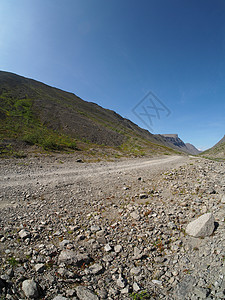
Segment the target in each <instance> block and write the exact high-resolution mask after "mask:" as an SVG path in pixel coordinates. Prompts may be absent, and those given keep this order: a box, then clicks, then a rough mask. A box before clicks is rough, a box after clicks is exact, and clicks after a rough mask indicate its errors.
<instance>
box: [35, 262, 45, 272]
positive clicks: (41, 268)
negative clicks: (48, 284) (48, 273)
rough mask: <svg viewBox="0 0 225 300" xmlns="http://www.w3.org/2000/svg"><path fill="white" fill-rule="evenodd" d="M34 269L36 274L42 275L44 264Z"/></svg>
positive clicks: (37, 265)
mask: <svg viewBox="0 0 225 300" xmlns="http://www.w3.org/2000/svg"><path fill="white" fill-rule="evenodd" d="M34 268H35V271H36V272H38V273H42V272H43V271H44V269H45V264H36V265H35V266H34Z"/></svg>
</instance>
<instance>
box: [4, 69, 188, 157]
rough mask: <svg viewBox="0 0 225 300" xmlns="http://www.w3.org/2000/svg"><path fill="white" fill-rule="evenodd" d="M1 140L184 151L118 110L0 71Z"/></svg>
mask: <svg viewBox="0 0 225 300" xmlns="http://www.w3.org/2000/svg"><path fill="white" fill-rule="evenodd" d="M0 120H1V128H0V139H1V141H2V142H1V143H2V144H5V143H6V141H7V139H10V143H12V139H13V140H14V141H15V140H16V141H23V142H26V144H31V145H32V144H35V145H38V146H42V147H43V148H44V149H51V150H60V149H62V148H63V149H64V148H72V149H76V148H77V145H78V148H80V149H86V148H88V147H89V148H90V146H88V145H93V144H94V145H104V146H108V147H116V149H119V150H120V151H123V152H124V151H125V152H130V153H136V154H141V153H143V154H144V153H146V151H147V152H148V153H149V154H151V153H153V154H154V153H164V152H165V151H166V152H169V153H172V152H174V151H173V150H172V149H170V148H174V149H175V150H181V151H183V150H182V149H179V147H178V148H177V147H175V146H174V145H173V144H172V143H170V142H168V140H167V139H166V138H164V137H163V136H160V135H153V134H151V133H150V132H149V131H147V130H144V129H142V128H140V127H139V126H137V125H136V124H134V123H133V122H131V121H129V120H127V119H125V118H123V117H121V116H120V115H119V114H117V113H115V112H114V111H111V110H109V109H104V108H102V107H101V106H99V105H97V104H95V103H92V102H87V101H84V100H82V99H80V98H79V97H77V96H76V95H74V94H72V93H69V92H65V91H62V90H60V89H57V88H53V87H50V86H48V85H46V84H43V83H41V82H38V81H35V80H33V79H28V78H25V77H22V76H19V75H16V74H13V73H8V72H3V71H0Z"/></svg>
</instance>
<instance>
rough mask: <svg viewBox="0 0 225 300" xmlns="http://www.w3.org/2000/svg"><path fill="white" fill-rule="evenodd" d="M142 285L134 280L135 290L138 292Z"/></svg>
mask: <svg viewBox="0 0 225 300" xmlns="http://www.w3.org/2000/svg"><path fill="white" fill-rule="evenodd" d="M140 289H141V288H140V287H139V285H138V284H137V282H134V284H133V290H134V291H135V292H138V291H140Z"/></svg>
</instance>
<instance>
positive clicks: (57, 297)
mask: <svg viewBox="0 0 225 300" xmlns="http://www.w3.org/2000/svg"><path fill="white" fill-rule="evenodd" d="M53 300H69V299H68V298H66V297H63V296H61V295H58V296H56V297H54V298H53Z"/></svg>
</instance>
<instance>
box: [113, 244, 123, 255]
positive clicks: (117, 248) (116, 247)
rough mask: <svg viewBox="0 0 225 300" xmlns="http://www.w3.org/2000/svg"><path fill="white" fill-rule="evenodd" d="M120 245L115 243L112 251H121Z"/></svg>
mask: <svg viewBox="0 0 225 300" xmlns="http://www.w3.org/2000/svg"><path fill="white" fill-rule="evenodd" d="M122 248H123V247H122V246H121V245H116V246H115V247H114V251H115V252H116V253H119V252H120V251H122Z"/></svg>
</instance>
